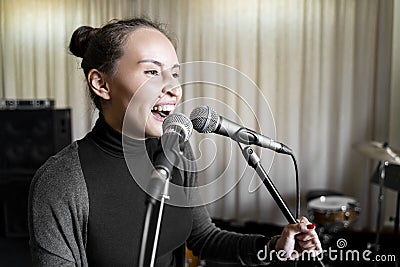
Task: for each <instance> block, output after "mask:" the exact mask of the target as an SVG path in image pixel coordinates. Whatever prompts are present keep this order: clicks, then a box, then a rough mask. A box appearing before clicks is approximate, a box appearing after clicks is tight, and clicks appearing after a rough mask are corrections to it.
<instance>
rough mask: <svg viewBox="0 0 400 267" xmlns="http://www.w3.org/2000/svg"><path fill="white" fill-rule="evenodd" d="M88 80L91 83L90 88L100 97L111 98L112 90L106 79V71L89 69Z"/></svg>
mask: <svg viewBox="0 0 400 267" xmlns="http://www.w3.org/2000/svg"><path fill="white" fill-rule="evenodd" d="M88 81H89V85H90V89H91V90H92V91H93V92H94V93H95V94H96V95H98V96H99V97H101V98H103V99H105V100H109V99H110V98H111V97H110V90H109V88H108V84H107V82H106V79H105V75H104V73H102V72H100V71H98V70H96V69H92V70H90V71H89V74H88Z"/></svg>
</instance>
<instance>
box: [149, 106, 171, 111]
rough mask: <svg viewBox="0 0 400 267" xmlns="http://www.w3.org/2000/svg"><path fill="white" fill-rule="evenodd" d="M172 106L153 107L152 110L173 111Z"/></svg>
mask: <svg viewBox="0 0 400 267" xmlns="http://www.w3.org/2000/svg"><path fill="white" fill-rule="evenodd" d="M174 107H175V106H174V105H164V106H154V107H153V110H155V111H172V110H173V109H174Z"/></svg>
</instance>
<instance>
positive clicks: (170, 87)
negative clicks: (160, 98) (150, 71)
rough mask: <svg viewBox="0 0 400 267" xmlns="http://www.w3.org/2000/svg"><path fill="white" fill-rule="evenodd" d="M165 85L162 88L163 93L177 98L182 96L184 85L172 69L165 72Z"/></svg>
mask: <svg viewBox="0 0 400 267" xmlns="http://www.w3.org/2000/svg"><path fill="white" fill-rule="evenodd" d="M163 74H164V75H163V80H164V85H163V88H162V93H163V94H169V95H171V96H175V97H177V98H179V97H181V96H182V87H181V85H180V83H179V81H178V79H177V78H176V77H174V76H173V74H172V73H171V72H170V71H164V72H163Z"/></svg>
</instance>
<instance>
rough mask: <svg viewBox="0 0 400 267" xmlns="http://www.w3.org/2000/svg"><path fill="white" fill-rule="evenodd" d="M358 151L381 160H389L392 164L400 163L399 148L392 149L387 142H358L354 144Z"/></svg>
mask: <svg viewBox="0 0 400 267" xmlns="http://www.w3.org/2000/svg"><path fill="white" fill-rule="evenodd" d="M354 148H355V150H357V151H358V152H360V153H362V154H364V155H366V156H368V157H370V158H373V159H377V160H380V161H387V162H389V163H392V164H396V165H400V156H399V154H400V153H399V151H398V150H392V149H391V148H390V147H389V146H385V144H383V143H380V142H376V141H371V142H368V143H364V144H358V145H355V146H354Z"/></svg>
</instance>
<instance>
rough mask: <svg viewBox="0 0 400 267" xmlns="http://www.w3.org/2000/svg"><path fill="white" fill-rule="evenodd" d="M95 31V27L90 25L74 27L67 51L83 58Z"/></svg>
mask: <svg viewBox="0 0 400 267" xmlns="http://www.w3.org/2000/svg"><path fill="white" fill-rule="evenodd" d="M96 32H97V29H96V28H93V27H90V26H81V27H79V28H78V29H76V30H75V31H74V33H73V34H72V37H71V41H70V43H69V51H71V53H72V54H74V55H75V56H77V57H81V58H83V56H84V55H85V53H86V50H87V48H88V46H89V42H90V40H91V39H92V38H93V36H94V35H95V34H96Z"/></svg>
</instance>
